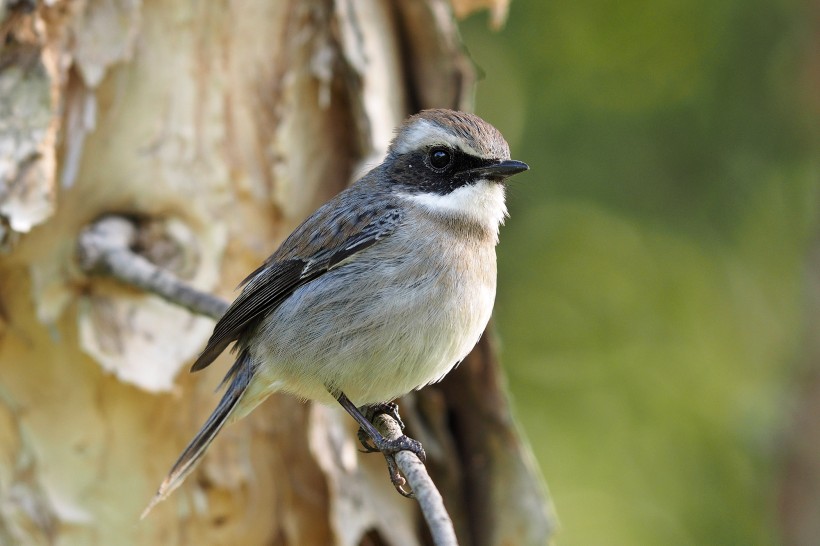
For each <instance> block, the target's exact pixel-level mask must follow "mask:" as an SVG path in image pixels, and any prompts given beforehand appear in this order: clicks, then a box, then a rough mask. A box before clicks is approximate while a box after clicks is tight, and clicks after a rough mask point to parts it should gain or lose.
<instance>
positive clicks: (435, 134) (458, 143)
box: [394, 119, 483, 157]
mask: <svg viewBox="0 0 820 546" xmlns="http://www.w3.org/2000/svg"><path fill="white" fill-rule="evenodd" d="M396 144H397V145H396V147H395V148H394V150H395V152H396V153H397V154H406V153H408V152H412V151H414V150H420V149H422V148H424V147H427V146H435V145H436V144H446V145H447V146H450V147H451V148H454V149H458V150H461V151H462V152H464V153H466V154H469V155H472V156H475V157H483V155H482V154H480V153H479V152H478V151H477V150H475V149H474V148H473V147H471V146H470V145H468V144H467V142H466V141H465V139H463V138H459V137H457V136H456V135H454V134H452V133H450V132H449V131H447V130H446V129H444V128H443V127H441V126H439V125H436V124H435V123H431V122H430V121H428V120H426V119H420V120H417V121H416V122H415V123H414V124H413V125H411V126H410V127H408V128H407V129H405V131H404V132H403V133H402V135H401V139H400V140H399V141H397V142H396Z"/></svg>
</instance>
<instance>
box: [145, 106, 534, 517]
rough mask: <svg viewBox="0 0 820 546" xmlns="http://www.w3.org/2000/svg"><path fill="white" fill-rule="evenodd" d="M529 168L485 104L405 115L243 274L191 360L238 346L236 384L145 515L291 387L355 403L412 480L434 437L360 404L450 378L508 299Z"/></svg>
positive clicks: (365, 425)
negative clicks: (392, 424) (515, 223)
mask: <svg viewBox="0 0 820 546" xmlns="http://www.w3.org/2000/svg"><path fill="white" fill-rule="evenodd" d="M528 168H529V167H528V166H527V165H526V164H525V163H522V162H520V161H513V160H510V151H509V146H508V145H507V142H506V141H505V140H504V137H503V136H501V133H499V132H498V130H496V129H495V128H494V127H493V126H491V125H490V124H488V123H487V122H485V121H484V120H482V119H481V118H479V117H477V116H474V115H472V114H466V113H463V112H455V111H452V110H425V111H423V112H421V113H419V114H417V115H415V116H412V117H411V118H409V119H408V120H407V121H405V123H404V124H403V125H402V126H401V127H400V128H399V129H398V131H397V134H396V137H395V138H394V139H393V142H392V143H391V144H390V147H389V149H388V152H387V157H385V159H384V161H383V162H382V163H381V165H379V166H377V167H375V168H374V169H373V170H371V171H370V172H369V173H367V174H366V175H365V176H364V177H362V178H361V179H359V180H358V181H356V182H355V183H354V184H352V185H351V186H350V187H349V188H347V189H346V190H344V191H342V192H341V193H340V194H338V195H337V196H336V197H335V198H333V199H331V200H330V201H329V202H328V203H326V204H325V205H323V206H322V207H321V208H319V210H317V211H316V212H314V213H313V215H311V216H310V217H309V218H308V219H307V220H305V221H304V222H303V223H302V224H301V225H300V226H299V227H298V228H296V230H295V231H294V232H293V233H292V234H291V235H290V236H289V237H288V238H287V239H285V241H284V242H283V243H282V245H281V246H280V247H279V249H278V250H277V251H276V252H274V253H273V255H272V256H271V257H270V258H268V259H267V261H265V263H263V264H262V265H261V266H260V267H259V268H258V269H257V270H256V271H254V272H253V273H251V274H250V275H249V276H248V277H247V278H246V279H245V280H244V281H243V283H242V285H241V286H243V289H242V292H241V294H240V295H239V297H238V298H237V299H236V301H234V302H233V304H232V305H231V306H230V308H229V309H228V310H227V311H226V312H225V315H224V316H223V317H222V318H221V319H220V320H219V322H217V324H216V326H215V328H214V332H213V334H212V335H211V338H210V340H209V341H208V344H207V346H206V347H205V350H204V351H203V352H202V354H201V355H200V356H199V358H198V359H197V360H196V362H195V363H194V365H193V367H192V368H191V369H192V371H198V370H201V369H203V368H205V367H207V366H208V365H209V364H211V362H213V361H214V359H215V358H216V357H217V356H219V354H220V353H222V351H224V350H225V349H226V348H227V347H228V345H230V344H231V343H235V345H234V351H235V352H236V353H237V355H238V356H237V359H236V362H235V363H234V365H233V366H232V367H231V369H230V370H229V371H228V373H227V375H226V376H225V379H224V380H223V382H222V384H223V385H224V384H228V387H227V390H226V392H225V395H224V396H223V398H222V400H221V401H220V402H219V405H218V406H217V407H216V409H215V410H214V412H213V414H211V416H210V418H209V419H208V420H207V422H206V423H205V425H204V426H203V427H202V429H201V430H200V431H199V432H198V433H197V435H196V436H195V437H194V439H193V440H192V441H191V443H190V444H189V445H188V447H186V448H185V451H183V453H182V455H180V457H179V459H178V460H177V462H176V463H175V464H174V466H173V468H172V469H171V471H170V473H169V474H168V477H166V478H165V480H164V481H163V482H162V484H161V486H160V488H159V491H158V492H157V494H156V496H155V497H154V499H153V500H152V502H151V504H150V505H149V507H148V508H147V509H146V511H145V513H147V512H148V511H149V510H150V509H151V507H153V506H154V505H155V504H156V503H157V502H159V501H161V500H162V499H164V498H166V497H167V496H168V495H169V494H170V493H171V492H172V491H173V490H174V489H176V488H177V487H178V486H179V485H180V484H181V483H182V481H183V480H184V479H185V477H186V476H187V475H188V474H189V473H190V472H191V471H192V470H193V468H194V467H195V465H196V463H197V462H198V461H199V459H200V458H201V457H202V455H203V454H204V452H205V450H206V449H207V448H208V446H209V445H210V444H211V442H212V441H213V439H214V437H215V436H216V435H217V434H218V433H219V431H220V429H221V428H222V427H223V426H224V425H225V423H228V422H232V421H234V420H236V419H239V418H241V417H243V416H244V415H246V414H247V413H248V412H250V411H251V410H252V409H253V408H254V407H256V406H257V405H258V404H259V403H260V402H262V401H263V400H264V399H265V398H267V397H268V396H269V395H270V394H271V393H273V392H277V391H284V392H289V393H292V394H294V395H296V396H298V397H300V398H303V399H308V400H317V401H320V402H332V401H333V400H334V399H335V400H337V401H338V402H339V403H341V405H342V406H343V407H344V408H345V410H347V411H348V412H349V413H350V414H351V415H352V416H353V417H354V418H355V419H356V421H357V422H358V423H359V425H360V427H361V429H360V439H361V441H362V443H363V444H365V448H366V449H368V448H369V449H368V450H371V451H376V450H378V451H381V452H382V453H384V454H385V457H386V458H387V460H388V465H389V466H390V468H391V478H393V483H394V485H397V489H400V487H399V480H400V476H398V472H397V471H396V470H395V462H394V461H393V460H392V456H393V454H395V453H396V452H398V451H400V450H403V449H410V450H412V451H414V452H416V453H417V454H418V455H419V456H420V457H421V458H422V460H423V457H424V451H423V449H422V448H421V445H420V444H419V443H418V442H416V441H415V440H412V439H410V438H408V437H407V436H402V437H400V438H398V439H397V440H392V441H390V440H387V439H385V438H384V437H382V436H381V434H380V433H379V432H378V431H377V430H376V429H375V427H373V425H372V424H371V423H370V421H369V420H368V419H367V418H366V417H365V416H364V415H362V413H361V412H360V410H359V409H358V408H357V406H367V407H369V408H373V409H374V410H375V411H390V410H391V409H394V408H395V406H392V407H391V406H388V405H387V403H388V402H390V401H391V400H394V399H395V398H397V397H399V396H402V395H404V394H406V393H408V392H410V391H412V390H415V389H419V388H421V387H424V386H425V385H428V384H430V383H434V382H436V381H439V380H440V379H442V378H443V377H444V375H445V374H447V372H449V371H450V370H451V369H452V368H453V367H454V366H456V365H457V364H458V363H459V362H460V361H461V360H462V359H463V358H464V357H466V356H467V354H468V353H469V352H470V351H471V350H472V348H473V347H474V346H475V344H476V343H477V342H478V340H479V338H480V337H481V334H482V332H483V331H484V329H485V327H486V326H487V322H488V321H489V319H490V314H491V312H492V309H493V302H494V299H495V287H496V257H495V246H496V244H497V243H498V230H499V226H500V225H501V223H502V222H503V221H504V218H505V217H506V215H507V209H506V206H505V204H504V181H505V179H506V178H507V177H509V176H511V175H514V174H516V173H520V172H522V171H525V170H527V169H528ZM366 439H369V441H370V442H372V447H371V446H370V445H369V444H367V443H366V442H367V440H366ZM391 461H392V464H391ZM400 491H401V490H400ZM145 513H144V514H143V515H145Z"/></svg>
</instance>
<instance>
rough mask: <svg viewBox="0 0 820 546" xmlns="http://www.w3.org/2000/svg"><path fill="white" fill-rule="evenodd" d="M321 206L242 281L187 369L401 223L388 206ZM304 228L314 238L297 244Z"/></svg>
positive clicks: (211, 358)
mask: <svg viewBox="0 0 820 546" xmlns="http://www.w3.org/2000/svg"><path fill="white" fill-rule="evenodd" d="M326 207H327V205H326V206H325V207H322V208H321V209H319V210H318V211H317V212H316V213H315V214H314V215H313V216H311V217H310V218H309V219H308V220H307V221H305V223H304V224H302V225H301V226H299V228H297V229H296V231H294V233H293V234H292V235H291V236H290V237H288V239H287V240H285V242H284V243H283V244H282V246H281V247H280V248H279V250H277V251H276V253H274V254H273V256H271V257H270V258H269V259H268V260H267V261H266V262H265V264H263V265H262V266H261V267H260V268H259V269H257V270H256V271H255V272H254V273H252V274H251V275H250V276H249V277H248V278H247V279H245V280H244V281H243V284H244V288H243V290H242V293H241V294H240V295H239V297H238V298H237V299H236V300H235V301H234V302H233V303H232V304H231V306H230V307H229V308H228V310H227V311H226V312H225V314H224V315H223V316H222V318H220V319H219V322H217V323H216V326H215V327H214V332H213V334H212V335H211V338H210V339H209V340H208V344H207V345H206V347H205V350H204V351H203V352H202V354H201V355H200V356H199V358H197V360H196V362H194V364H193V366H192V367H191V371H198V370H201V369H203V368H205V367H207V366H208V365H209V364H210V363H211V362H213V361H214V359H216V357H217V356H219V355H220V353H222V351H224V350H225V349H226V348H227V347H228V345H230V344H231V343H232V342H234V341H236V340H237V339H238V338H239V337H240V336H241V335H242V334H243V333H244V332H245V331H247V329H248V328H249V327H251V326H252V325H255V324H256V323H257V322H258V321H259V320H260V319H261V318H263V317H264V316H265V315H267V314H268V313H270V312H271V311H273V310H274V309H276V307H278V306H279V305H280V304H281V303H282V302H283V301H285V299H287V298H288V297H289V296H290V295H291V294H293V292H294V291H295V290H296V289H298V288H299V287H300V286H303V285H305V284H307V283H309V282H310V281H312V280H314V279H316V278H318V277H320V276H322V275H323V274H324V273H326V272H327V271H329V270H330V269H332V268H334V267H336V266H338V265H339V264H340V263H342V262H343V261H344V260H346V259H348V258H350V257H351V256H353V255H354V254H356V253H357V252H361V251H362V250H364V249H365V248H368V247H370V246H372V245H374V244H376V243H377V242H378V241H379V240H381V239H383V238H385V237H387V236H389V235H390V234H391V233H392V232H393V230H394V229H395V228H396V226H397V225H398V224H399V222H400V221H401V214H400V213H399V211H398V209H397V208H395V207H393V206H389V205H387V206H384V207H382V208H381V209H379V210H377V211H368V212H367V213H359V214H356V213H355V208H354V209H353V213H352V214H347V215H344V216H342V215H339V214H337V215H334V214H332V212H331V211H333V210H338V208H333V207H331V208H330V209H331V210H330V211H328V210H326ZM329 212H331V213H330V214H328V213H329ZM363 219H364V221H366V222H367V223H366V224H365V226H364V227H363V228H362V229H360V230H358V231H356V229H355V227H356V224H359V223H362V220H363ZM311 228H316V229H311ZM308 232H310V233H317V234H318V236H314V237H313V239H312V240H311V241H310V244H307V245H305V244H299V243H303V242H304V238H303V237H302V236H304V235H307V233H308Z"/></svg>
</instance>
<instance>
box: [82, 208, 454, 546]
mask: <svg viewBox="0 0 820 546" xmlns="http://www.w3.org/2000/svg"><path fill="white" fill-rule="evenodd" d="M137 235H138V228H137V226H136V225H135V224H134V222H133V221H131V220H129V219H128V218H126V217H123V216H113V215H112V216H106V217H104V218H101V219H100V220H98V221H97V222H95V223H94V224H92V225H91V226H89V227H88V228H86V229H85V230H83V232H82V233H81V234H80V236H79V240H78V248H77V253H78V256H79V263H80V267H81V268H82V269H83V271H85V272H86V273H88V274H91V275H105V276H109V277H112V278H115V279H117V280H119V281H121V282H124V283H125V284H129V285H131V286H135V287H138V288H141V289H142V290H145V291H147V292H151V293H153V294H156V295H158V296H160V297H162V298H163V299H165V300H166V301H168V302H171V303H174V304H177V305H179V306H181V307H184V308H186V309H188V310H189V311H191V312H193V313H197V314H200V315H205V316H208V317H211V318H214V319H219V317H221V316H222V314H223V313H224V312H225V310H226V309H227V308H228V303H227V302H226V301H224V300H222V299H221V298H218V297H216V296H213V295H211V294H207V293H205V292H201V291H199V290H197V289H195V288H193V287H191V286H189V285H188V284H186V283H184V282H183V281H181V280H180V279H178V278H177V277H176V276H175V275H173V274H172V273H169V272H168V271H166V270H165V269H162V268H161V267H159V266H157V265H155V264H153V263H151V262H150V261H148V260H147V259H146V258H145V257H143V256H141V255H139V254H137V253H136V252H135V251H134V250H133V248H134V245H135V244H136V240H137ZM374 425H376V427H377V428H378V429H379V431H380V432H381V433H382V435H383V436H384V437H385V438H389V439H394V438H398V437H399V436H401V434H402V431H401V427H400V426H399V424H398V423H397V422H396V421H395V420H394V419H393V418H392V417H390V416H388V415H384V414H379V415H378V416H377V417H376V419H375V422H374ZM395 457H396V463H397V465H398V467H399V469H400V470H401V472H402V474H404V476H405V478H406V479H407V481H408V483H409V484H410V487H412V488H413V494H414V496H415V498H416V500H417V501H418V503H419V506H420V508H421V511H422V514H423V515H424V519H425V520H426V521H427V525H428V527H429V529H430V534H431V536H432V538H433V543H434V544H435V545H436V546H458V541H457V540H456V534H455V530H454V529H453V522H452V520H451V519H450V515H449V514H448V513H447V510H446V509H445V508H444V502H443V500H442V497H441V494H440V493H439V491H438V489H436V486H435V484H434V483H433V480H432V479H431V478H430V475H429V474H428V473H427V468H426V467H425V466H424V463H422V462H421V461H420V460H419V458H418V457H417V456H416V454H415V453H413V452H412V451H400V452H399V453H397V454H396V456H395Z"/></svg>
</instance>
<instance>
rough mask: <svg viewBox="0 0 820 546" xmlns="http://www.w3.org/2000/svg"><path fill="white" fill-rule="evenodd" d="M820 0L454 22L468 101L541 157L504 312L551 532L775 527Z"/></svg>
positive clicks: (714, 537)
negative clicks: (551, 508) (548, 496)
mask: <svg viewBox="0 0 820 546" xmlns="http://www.w3.org/2000/svg"><path fill="white" fill-rule="evenodd" d="M812 9H816V7H812V5H811V4H810V3H808V2H796V1H790V0H774V1H771V0H769V1H763V0H744V1H741V0H713V1H707V0H689V1H688V2H680V1H673V0H659V1H654V2H646V1H643V2H639V1H635V0H620V1H617V2H616V1H604V0H575V1H572V2H570V1H566V0H558V1H544V0H516V1H515V2H513V3H512V5H511V11H510V18H509V21H508V22H507V25H506V28H505V29H504V30H503V31H502V32H500V33H497V34H493V33H491V32H490V31H489V30H488V29H487V20H486V17H485V16H475V17H472V18H470V19H468V20H466V21H464V22H463V23H462V33H463V36H464V40H465V42H466V44H467V48H468V50H469V52H470V54H471V56H472V57H473V59H474V61H475V62H476V64H477V65H478V67H479V69H480V70H481V71H482V72H483V74H484V75H483V78H482V81H481V82H480V84H479V87H478V93H477V100H476V105H477V111H478V113H479V114H481V115H482V116H484V117H485V118H486V119H488V120H489V121H491V122H492V123H493V124H495V125H496V126H497V127H498V128H499V129H501V131H502V132H503V133H504V134H505V135H506V136H507V137H508V140H509V141H510V145H511V148H512V150H513V158H515V159H521V160H524V161H527V162H528V163H529V164H530V166H531V168H532V170H531V172H530V173H527V174H524V175H520V177H516V178H515V179H514V181H512V184H511V188H510V191H509V194H510V199H509V202H510V210H511V219H510V220H509V222H508V225H507V227H505V228H504V231H503V234H502V243H501V246H500V247H499V269H500V275H501V279H500V287H499V298H498V302H497V306H496V310H497V312H496V318H497V325H498V328H499V330H500V333H501V341H502V358H503V361H504V363H505V366H506V367H507V369H508V374H509V378H510V384H511V389H512V392H513V396H514V401H515V405H516V410H517V413H518V416H519V418H520V420H521V422H522V424H523V426H524V427H525V429H526V430H527V433H528V436H529V438H530V441H531V442H532V444H533V448H534V451H535V452H536V456H537V457H538V459H539V461H540V463H541V467H542V470H543V473H544V475H545V478H546V480H547V483H548V484H549V487H550V490H551V493H552V496H553V500H554V502H555V504H556V507H557V511H558V514H559V517H560V518H561V521H562V532H561V533H560V535H559V537H558V543H559V544H561V545H565V546H566V545H578V546H590V545H630V546H632V545H655V544H664V545H676V544H681V545H683V544H744V545H754V544H761V545H763V544H766V545H769V544H778V543H779V542H780V541H781V538H780V537H781V535H780V532H779V530H778V521H777V513H776V502H777V485H778V481H777V480H778V471H779V466H778V463H779V458H778V457H779V455H780V453H779V452H778V438H779V436H778V435H779V434H781V431H782V430H783V427H784V426H785V425H786V422H787V420H788V418H789V409H790V404H791V402H790V396H791V394H792V393H791V389H792V388H793V387H794V381H795V377H796V375H795V373H796V371H797V368H798V366H797V363H798V362H799V356H800V349H801V341H802V339H803V338H802V336H804V335H805V332H803V330H802V324H803V322H802V321H803V311H804V309H803V308H802V301H803V298H802V297H803V294H802V292H801V291H802V289H803V277H802V276H803V275H804V271H803V267H804V261H805V254H806V252H807V249H808V245H809V243H810V241H811V238H812V237H813V236H815V235H816V230H817V225H816V219H817V210H816V205H817V203H818V188H819V187H820V184H819V183H818V172H819V169H818V161H817V158H818V157H820V155H818V153H817V151H818V148H817V142H818V140H817V137H818V133H817V113H818V112H817V111H816V110H813V108H816V107H817V102H818V101H817V98H816V96H815V94H816V92H817V90H816V89H815V90H812V89H811V86H812V82H811V81H810V78H809V70H808V66H809V64H810V62H812V61H811V55H812V40H813V39H816V36H814V37H813V36H812V34H811V33H812V32H815V33H816V32H818V29H817V28H814V29H812V28H811V26H810V24H809V23H810V21H811V20H812V14H811V13H810V11H811V10H812ZM816 43H817V42H814V44H816ZM814 54H816V51H814ZM815 83H816V82H815ZM818 456H820V454H819V455H818Z"/></svg>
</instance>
